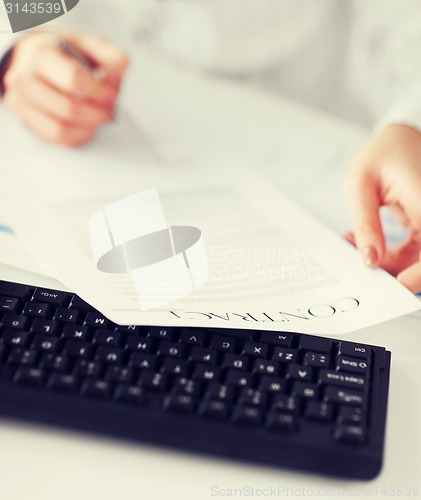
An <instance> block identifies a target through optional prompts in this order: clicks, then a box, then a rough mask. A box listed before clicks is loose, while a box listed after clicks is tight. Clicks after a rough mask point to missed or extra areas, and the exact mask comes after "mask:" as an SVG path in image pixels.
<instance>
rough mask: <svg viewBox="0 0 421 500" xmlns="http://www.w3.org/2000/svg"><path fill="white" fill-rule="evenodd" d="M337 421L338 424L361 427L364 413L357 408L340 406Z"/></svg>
mask: <svg viewBox="0 0 421 500" xmlns="http://www.w3.org/2000/svg"><path fill="white" fill-rule="evenodd" d="M337 421H338V423H340V424H352V425H363V424H364V412H363V410H362V408H359V407H358V406H340V407H339V410H338V417H337Z"/></svg>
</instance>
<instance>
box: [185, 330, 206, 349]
mask: <svg viewBox="0 0 421 500" xmlns="http://www.w3.org/2000/svg"><path fill="white" fill-rule="evenodd" d="M180 342H183V343H184V344H191V345H197V346H203V344H204V342H205V333H204V332H202V331H200V330H193V329H188V328H183V330H182V331H181V335H180Z"/></svg>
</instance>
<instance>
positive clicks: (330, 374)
mask: <svg viewBox="0 0 421 500" xmlns="http://www.w3.org/2000/svg"><path fill="white" fill-rule="evenodd" d="M319 382H320V383H321V384H328V385H336V386H340V387H349V388H350V389H357V390H364V389H365V387H366V385H367V379H366V378H365V377H364V376H363V375H352V374H347V373H341V372H335V371H331V370H320V374H319Z"/></svg>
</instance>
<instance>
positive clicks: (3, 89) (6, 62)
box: [0, 46, 14, 97]
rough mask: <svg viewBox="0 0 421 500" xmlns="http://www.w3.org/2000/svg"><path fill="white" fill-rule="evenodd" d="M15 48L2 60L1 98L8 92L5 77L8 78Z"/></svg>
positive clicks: (0, 65) (0, 74)
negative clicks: (7, 74)
mask: <svg viewBox="0 0 421 500" xmlns="http://www.w3.org/2000/svg"><path fill="white" fill-rule="evenodd" d="M13 51H14V46H12V47H10V49H9V50H8V51H7V52H6V53H5V54H4V55H3V57H2V58H1V59H0V97H3V96H4V94H5V92H6V87H5V84H4V77H5V76H6V73H7V70H8V69H9V67H10V63H11V61H12V57H13Z"/></svg>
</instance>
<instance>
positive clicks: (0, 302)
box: [0, 296, 22, 313]
mask: <svg viewBox="0 0 421 500" xmlns="http://www.w3.org/2000/svg"><path fill="white" fill-rule="evenodd" d="M21 308H22V302H21V301H20V300H19V299H15V298H14V297H1V296H0V312H1V311H3V312H4V311H6V312H12V313H17V312H19V311H20V310H21Z"/></svg>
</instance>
